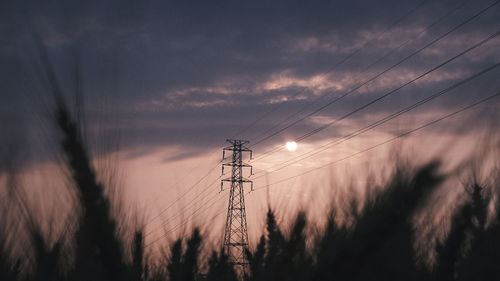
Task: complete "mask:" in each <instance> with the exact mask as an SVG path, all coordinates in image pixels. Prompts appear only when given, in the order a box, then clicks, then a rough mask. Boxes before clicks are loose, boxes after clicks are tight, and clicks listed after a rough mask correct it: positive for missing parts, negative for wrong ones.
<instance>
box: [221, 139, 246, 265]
mask: <svg viewBox="0 0 500 281" xmlns="http://www.w3.org/2000/svg"><path fill="white" fill-rule="evenodd" d="M227 142H229V143H230V144H232V145H231V146H229V147H226V148H224V149H223V151H222V159H223V160H224V159H225V156H226V151H232V154H233V155H232V161H231V162H228V163H224V164H222V174H223V175H224V167H226V166H229V167H231V177H230V178H225V179H223V180H222V181H221V185H220V187H221V190H223V188H224V182H230V183H231V190H230V192H229V204H228V207H227V218H226V228H225V231H224V245H223V250H224V252H225V253H226V255H228V257H229V261H230V263H231V264H233V265H234V266H238V267H239V271H240V272H243V271H245V268H246V266H247V265H248V261H247V258H246V254H245V249H247V248H248V233H247V217H246V213H245V197H244V190H243V184H244V183H250V184H251V189H252V190H253V182H252V181H250V180H248V179H245V178H243V168H250V175H251V174H252V166H250V165H248V164H245V163H243V161H242V153H243V152H249V153H250V159H252V151H251V150H250V149H248V148H246V147H245V146H244V145H245V144H247V143H249V141H244V140H232V139H228V140H227ZM235 269H237V270H238V268H235Z"/></svg>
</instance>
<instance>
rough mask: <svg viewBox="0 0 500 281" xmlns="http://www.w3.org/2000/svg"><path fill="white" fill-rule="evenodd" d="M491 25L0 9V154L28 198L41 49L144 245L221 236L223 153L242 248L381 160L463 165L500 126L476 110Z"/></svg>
mask: <svg viewBox="0 0 500 281" xmlns="http://www.w3.org/2000/svg"><path fill="white" fill-rule="evenodd" d="M499 18H500V4H497V2H495V1H491V0H488V1H487V0H478V1H472V0H468V1H467V0H466V1H450V0H438V1H430V0H427V1H420V0H408V1H396V0H394V1H386V0H384V1H366V0H351V1H325V0H321V1H319V0H318V1H316V0H313V1H210V2H209V1H178V2H177V1H94V0H89V1H2V2H1V3H0V38H2V39H1V40H0V91H1V97H2V102H1V103H0V120H1V127H0V132H2V135H4V136H5V137H3V138H2V140H1V141H2V147H3V148H2V153H3V155H11V154H15V155H16V156H15V157H17V159H19V160H18V162H19V163H20V164H19V166H20V167H21V170H22V171H23V172H22V173H23V174H25V175H27V176H26V182H27V185H33V186H35V185H41V184H40V182H45V181H47V178H49V179H51V178H52V177H51V176H50V175H52V174H54V173H57V172H56V170H57V169H58V164H57V157H55V156H54V154H57V153H56V152H55V151H56V150H57V149H56V148H54V147H57V141H58V139H57V137H54V136H57V134H54V133H53V131H54V128H53V125H52V124H51V123H50V122H51V121H50V113H49V112H50V109H51V105H52V103H51V102H52V100H51V96H50V90H48V87H47V81H46V77H45V76H44V72H43V71H42V70H41V62H40V55H39V53H38V49H37V45H36V38H39V40H40V42H41V43H42V44H43V46H44V47H45V48H46V50H47V53H48V56H49V58H50V60H51V62H52V64H53V66H54V68H55V72H56V75H57V76H58V79H59V81H60V83H61V84H62V87H63V91H64V92H65V97H66V99H67V101H68V104H70V105H73V104H74V103H75V100H76V101H78V102H79V104H80V105H82V107H83V115H84V119H85V129H86V132H87V136H88V139H87V141H88V144H89V147H90V149H91V150H92V151H93V155H94V156H95V159H96V160H95V163H96V166H97V167H101V168H102V167H105V166H106V165H107V163H108V162H112V163H113V165H116V166H119V170H120V185H121V186H122V187H123V190H124V191H123V192H124V194H125V197H126V201H127V203H128V204H130V205H134V206H137V208H138V209H141V210H144V209H145V210H146V211H145V212H144V213H145V214H144V220H145V222H146V225H147V232H151V236H150V238H147V239H149V241H154V240H155V238H156V237H159V236H160V235H161V234H162V233H165V232H172V233H176V232H177V231H179V230H181V229H183V228H184V229H185V228H187V227H189V226H190V225H191V223H195V224H196V223H199V224H203V223H205V224H207V222H208V224H209V225H212V222H214V223H213V225H214V227H213V228H211V227H209V228H211V229H212V231H211V232H212V233H213V235H214V237H217V236H222V234H221V233H222V230H223V224H224V216H225V213H224V212H225V209H226V205H227V189H228V186H225V189H224V191H223V192H220V179H221V174H220V161H221V156H222V148H223V147H225V146H227V145H228V143H226V142H225V141H226V139H230V138H233V139H234V138H236V139H245V140H248V141H250V143H249V145H248V147H249V148H250V149H252V150H253V155H254V160H252V161H247V162H248V163H250V164H251V165H252V166H253V167H254V173H255V175H253V176H251V177H250V179H252V180H254V187H255V191H254V192H250V193H248V194H247V204H248V206H247V217H248V220H249V233H250V236H251V240H252V239H255V237H256V235H257V233H260V230H261V229H262V220H261V218H262V217H263V212H264V211H265V209H266V206H267V204H268V203H270V204H273V205H274V206H277V208H278V209H280V208H281V209H283V210H297V209H300V208H311V206H314V209H316V211H317V212H324V210H325V208H326V207H325V206H328V205H329V204H330V203H331V201H330V198H333V197H335V196H334V195H333V194H338V193H339V192H346V191H339V190H342V188H340V186H346V185H350V184H353V185H357V184H359V185H363V183H364V182H363V179H364V178H365V175H366V174H368V173H369V172H370V171H382V170H383V169H384V168H386V167H387V164H381V163H391V160H394V158H395V157H396V156H395V154H397V153H395V152H394V150H395V147H398V148H399V150H400V151H403V152H402V153H403V154H405V155H407V156H408V157H411V159H412V160H415V161H424V160H428V159H430V158H432V157H435V156H436V155H438V154H439V155H441V154H442V155H447V156H446V157H448V158H447V159H448V160H449V161H448V162H449V163H455V162H457V161H460V160H463V159H467V157H468V155H470V154H474V153H476V154H477V153H478V152H477V150H478V144H480V143H484V141H485V139H488V136H489V135H490V134H491V133H492V132H493V131H494V129H493V128H495V126H498V121H497V120H499V119H498V117H499V116H498V109H499V108H500V107H499V106H500V103H499V99H498V98H491V99H488V100H485V101H483V100H484V99H486V98H488V97H490V96H492V95H495V94H497V93H498V91H499V90H500V82H499V81H498V77H499V74H500V67H496V64H497V63H499V62H500V53H499V52H498V50H499V47H500V36H496V33H497V32H499V31H500V21H499V20H498V19H499ZM77 77H78V79H76V78H77ZM77 85H79V87H78V86H77ZM75 89H81V90H82V92H83V94H82V99H81V100H80V99H78V95H76V94H75V92H76V90H75ZM433 95H436V96H435V97H433ZM426 98H429V100H428V101H426V102H425V103H422V104H419V105H418V106H416V107H415V108H412V106H413V105H415V104H416V103H418V102H419V101H425V99H426ZM477 102H481V103H480V104H477V105H475V103H477ZM471 105H474V107H473V108H470V109H468V110H466V111H464V112H457V111H460V110H461V109H463V108H466V107H467V106H471ZM405 109H407V112H406V111H404V112H403V113H401V115H400V116H399V115H398V116H397V117H396V118H394V119H390V120H387V122H384V123H381V124H379V125H377V126H376V127H374V128H371V129H370V130H368V131H366V132H365V131H362V133H360V134H356V135H354V136H352V135H351V136H350V134H352V133H353V132H354V133H355V132H357V130H360V129H363V128H366V127H367V126H370V125H371V124H376V123H374V122H377V121H379V120H384V119H383V118H385V117H387V116H391V114H395V113H397V112H398V111H400V110H405ZM409 109H411V110H409ZM454 112H457V113H456V114H455V113H454ZM450 114H451V115H450ZM447 115H450V116H448V117H446V119H444V120H442V121H439V122H438V123H435V124H429V126H428V127H425V128H422V129H418V131H416V132H415V133H414V134H411V135H405V133H406V132H408V131H411V130H413V129H416V128H419V127H421V126H424V125H425V124H427V123H431V122H434V121H435V120H437V119H439V118H442V117H444V116H447ZM349 136H350V137H349ZM398 136H400V137H398ZM343 137H347V139H342V138H343ZM395 137H397V138H396V139H394V141H391V142H388V143H387V144H383V143H384V142H385V141H387V140H390V139H392V138H395ZM293 140H296V141H297V140H298V141H297V142H298V149H297V150H296V151H294V152H289V151H286V150H284V149H283V148H284V145H285V143H286V142H287V141H293ZM339 141H342V142H340V143H336V142H339ZM21 144H23V145H21ZM379 144H380V146H378V145H379ZM371 147H373V149H371ZM26 148H27V149H26ZM305 153H311V154H313V153H314V154H313V155H311V156H310V157H308V158H303V157H305V156H308V155H309V154H305ZM3 157H6V156H3ZM245 160H248V159H245ZM286 161H289V162H286ZM392 162H393V161H392ZM329 163H332V165H328V164H329ZM285 164H289V165H288V166H286V167H283V165H285ZM321 167H323V168H321ZM2 169H4V168H2ZM377 173H378V174H383V173H380V172H377ZM246 175H247V176H248V174H246ZM360 175H361V176H360ZM226 176H228V175H227V174H226V175H224V176H223V177H226ZM353 182H354V183H353ZM54 185H56V184H54ZM266 186H267V187H268V188H266ZM336 186H339V187H338V188H336ZM245 188H246V190H247V191H249V190H248V188H249V186H246V187H245ZM30 190H31V192H33V194H36V195H34V197H35V198H38V196H41V195H40V194H43V193H45V192H46V191H45V190H43V191H40V190H39V189H38V191H37V189H36V188H32V189H30ZM266 190H267V192H266ZM50 192H51V193H54V194H60V190H59V189H57V188H54V190H52V191H50ZM61 196H62V195H61ZM325 198H328V199H325ZM68 200H69V199H68ZM214 200H217V201H214ZM318 206H322V207H321V208H320V207H318ZM319 210H320V211H319ZM290 213H291V212H287V211H283V213H282V214H281V215H282V216H284V217H286V216H287V215H289V214H290ZM312 214H315V213H314V211H313V212H312ZM216 215H217V216H216ZM162 222H165V223H164V224H165V225H162ZM184 222H186V223H187V224H183V223H184ZM179 225H180V226H179ZM215 225H216V226H217V227H215ZM176 226H179V227H178V228H176ZM213 229H216V231H215V230H213Z"/></svg>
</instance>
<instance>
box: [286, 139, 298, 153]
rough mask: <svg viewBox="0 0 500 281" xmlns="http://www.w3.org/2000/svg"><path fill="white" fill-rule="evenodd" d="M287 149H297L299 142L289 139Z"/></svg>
mask: <svg viewBox="0 0 500 281" xmlns="http://www.w3.org/2000/svg"><path fill="white" fill-rule="evenodd" d="M286 149H287V150H288V151H295V150H296V149H297V143H296V142H294V141H287V142H286Z"/></svg>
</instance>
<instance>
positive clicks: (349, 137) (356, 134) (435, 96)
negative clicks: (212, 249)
mask: <svg viewBox="0 0 500 281" xmlns="http://www.w3.org/2000/svg"><path fill="white" fill-rule="evenodd" d="M498 66H500V63H496V64H494V65H492V66H490V67H488V68H486V69H483V70H481V71H479V72H477V73H475V74H473V75H471V76H469V77H467V78H466V79H463V80H461V81H459V82H458V83H455V84H453V85H452V86H450V87H448V88H446V89H444V90H441V91H439V92H438V93H435V94H433V95H431V96H428V97H426V98H424V99H422V100H420V101H418V102H416V103H414V104H412V105H410V106H408V107H406V108H404V109H401V110H399V111H397V112H395V113H392V114H390V115H388V116H386V117H384V118H382V119H380V120H378V121H376V122H374V123H372V124H370V125H368V126H366V127H363V128H361V129H358V130H356V131H354V132H352V133H350V134H348V135H346V136H344V137H342V138H340V139H338V140H335V141H332V142H328V143H326V144H324V145H322V146H320V147H318V148H316V149H313V150H311V151H309V152H307V153H304V154H302V155H299V156H297V157H295V158H292V159H290V160H287V161H285V162H283V163H281V164H279V165H276V166H280V165H283V164H285V165H283V166H281V167H278V168H276V169H273V171H272V173H274V172H277V171H279V170H282V169H284V168H286V167H288V166H290V165H291V164H294V163H297V162H299V161H302V160H304V159H307V158H309V157H311V156H314V155H316V154H318V153H320V152H322V151H325V150H327V149H329V148H331V147H333V146H336V145H339V144H341V143H343V142H345V141H347V140H350V139H352V138H354V137H356V136H358V135H360V134H362V133H365V132H367V131H369V130H371V129H374V128H376V127H378V126H380V125H382V124H384V123H386V122H388V121H390V120H392V119H394V118H396V117H398V116H400V115H403V114H405V113H407V112H409V111H411V110H413V109H415V108H417V107H419V106H421V105H423V104H425V103H427V102H429V101H431V100H433V99H435V98H437V97H440V96H442V95H444V94H446V93H448V92H450V91H452V90H454V89H456V88H458V87H460V86H462V85H464V84H466V83H468V82H470V81H472V80H474V79H475V78H477V77H479V76H481V75H483V74H485V73H487V72H490V71H492V70H494V69H496V68H497V67H498ZM263 176H265V175H261V176H259V177H255V178H254V179H259V178H261V177H263Z"/></svg>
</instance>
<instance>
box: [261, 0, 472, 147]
mask: <svg viewBox="0 0 500 281" xmlns="http://www.w3.org/2000/svg"><path fill="white" fill-rule="evenodd" d="M468 1H469V0H465V1H463V2H462V3H460V4H459V5H457V6H456V7H455V8H454V9H453V10H450V11H449V12H448V13H446V14H444V15H443V16H441V17H439V18H438V19H437V20H436V21H434V22H433V23H431V24H430V25H428V26H426V27H425V28H424V29H423V30H421V31H420V32H419V33H418V34H417V35H416V36H414V37H412V38H410V39H408V40H406V41H405V42H403V43H401V44H400V45H399V46H397V47H396V48H393V49H392V50H391V51H389V52H388V53H386V54H384V55H383V56H382V57H380V58H378V59H377V60H375V61H374V62H372V63H371V64H369V65H368V66H366V67H364V68H363V69H362V70H361V71H360V72H365V71H366V70H368V69H370V68H371V67H372V66H374V65H376V64H377V63H379V62H381V61H382V60H384V59H385V58H387V57H388V56H390V55H391V54H392V53H394V52H395V51H396V50H399V49H400V48H402V47H403V46H405V45H407V44H409V43H411V42H412V41H414V40H416V39H417V38H419V37H420V36H421V35H422V34H424V33H426V32H427V31H428V30H429V29H431V28H432V27H433V26H435V25H437V24H438V23H440V22H441V21H443V20H444V19H446V18H447V17H448V16H450V15H452V14H453V13H454V12H456V11H457V10H459V9H461V8H462V7H463V6H465V4H466V3H467V2H468ZM332 94H333V93H331V94H329V95H320V96H318V97H317V98H315V99H314V100H313V101H311V102H309V103H307V104H306V105H304V106H302V107H301V108H300V109H299V110H297V111H295V112H294V113H292V114H290V115H288V116H287V117H285V118H284V119H283V120H281V121H280V122H279V123H277V124H275V125H274V126H272V127H270V128H269V129H267V130H265V131H264V132H263V133H261V134H259V135H258V136H257V137H256V138H260V137H262V136H263V135H265V134H266V133H268V132H269V131H272V130H273V129H275V128H277V127H279V126H281V125H282V124H284V123H285V122H287V121H288V120H290V119H292V117H294V116H296V115H298V114H299V113H301V112H302V111H304V110H305V109H306V108H308V107H309V106H311V105H314V104H315V103H316V102H318V101H319V100H321V99H323V98H324V97H326V96H331V95H332Z"/></svg>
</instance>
